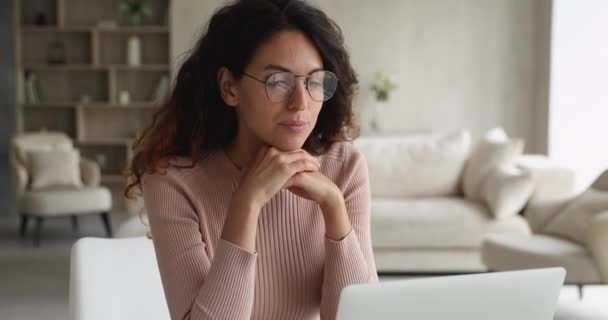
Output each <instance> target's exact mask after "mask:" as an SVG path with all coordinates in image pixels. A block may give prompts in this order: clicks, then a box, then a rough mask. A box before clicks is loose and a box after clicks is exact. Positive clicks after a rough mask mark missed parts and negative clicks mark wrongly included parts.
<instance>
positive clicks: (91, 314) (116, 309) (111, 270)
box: [70, 237, 170, 320]
mask: <svg viewBox="0 0 608 320" xmlns="http://www.w3.org/2000/svg"><path fill="white" fill-rule="evenodd" d="M70 319H72V320H109V319H111V320H120V319H125V320H133V319H146V320H156V319H158V320H161V319H162V320H168V319H170V315H169V310H168V308H167V303H166V300H165V296H164V292H163V288H162V284H161V279H160V273H159V271H158V265H157V262H156V255H155V253H154V246H153V244H152V240H150V239H148V238H146V237H136V238H122V239H106V238H90V237H89V238H81V239H80V240H78V241H77V242H76V243H75V244H74V246H73V247H72V252H71V267H70Z"/></svg>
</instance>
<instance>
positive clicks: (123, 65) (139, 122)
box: [15, 0, 171, 209]
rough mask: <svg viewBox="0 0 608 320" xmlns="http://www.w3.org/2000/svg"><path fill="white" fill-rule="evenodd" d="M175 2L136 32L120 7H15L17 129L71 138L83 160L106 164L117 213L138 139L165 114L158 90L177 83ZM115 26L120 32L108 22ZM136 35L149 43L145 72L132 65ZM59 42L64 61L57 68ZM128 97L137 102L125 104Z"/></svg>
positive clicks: (64, 2)
mask: <svg viewBox="0 0 608 320" xmlns="http://www.w3.org/2000/svg"><path fill="white" fill-rule="evenodd" d="M169 1H170V0H151V1H148V3H149V4H150V7H151V9H152V10H151V12H152V13H151V15H150V16H149V17H147V19H145V20H143V21H142V23H141V24H140V25H137V26H132V25H125V24H124V23H122V21H121V20H122V19H121V17H119V12H118V3H119V1H118V0H113V1H105V0H104V1H99V0H15V11H16V12H15V17H18V19H16V25H15V30H16V37H15V39H16V45H15V51H16V52H15V57H16V60H17V68H16V69H17V101H18V105H17V130H18V131H19V132H24V131H38V130H54V131H62V132H65V133H66V134H68V135H69V136H70V137H71V138H72V139H73V140H74V143H75V146H76V147H77V148H79V150H80V152H81V154H82V156H84V157H87V158H89V159H92V160H95V161H97V162H98V163H99V164H100V166H101V168H102V179H101V180H102V184H104V185H106V186H108V187H110V189H111V190H112V192H113V194H114V201H115V202H114V203H115V208H117V209H122V208H124V199H123V197H122V188H123V186H124V178H123V176H122V173H123V171H124V169H125V168H126V166H127V164H128V163H129V161H130V159H131V157H132V150H131V147H132V144H133V140H134V138H135V136H136V135H137V134H140V133H141V131H142V130H143V129H144V128H145V127H146V126H147V125H148V124H149V123H150V121H151V117H152V115H153V114H154V112H155V111H156V109H157V108H158V102H156V101H153V99H152V98H153V96H154V92H155V89H156V86H157V85H158V83H159V81H160V80H161V78H162V77H164V76H168V77H169V78H170V72H171V70H170V57H169V47H170V36H171V34H170V30H169V25H170V23H169V21H168V19H169V16H170V15H169V13H168V10H169V8H170V5H169ZM41 18H42V20H43V21H44V23H41V21H40V20H41ZM109 20H113V21H115V26H111V27H108V26H104V25H103V24H102V23H100V22H102V21H105V22H107V21H109ZM133 35H135V36H137V37H138V38H139V39H140V43H141V65H138V66H130V65H128V64H127V46H128V45H127V43H128V38H129V37H131V36H133ZM57 43H60V44H62V46H61V47H62V48H63V53H64V54H63V57H64V61H63V63H60V64H57V63H49V50H50V47H51V46H52V45H56V44H57ZM26 73H30V74H31V73H33V74H35V76H36V80H37V81H36V91H37V95H38V101H36V102H35V103H31V102H28V101H27V99H26V92H25V90H26V84H25V77H26V76H25V75H26ZM124 90H126V91H128V92H129V94H130V103H128V104H126V105H121V104H119V93H120V92H121V91H124ZM85 95H86V96H87V97H88V98H87V99H86V100H83V98H82V97H83V96H85Z"/></svg>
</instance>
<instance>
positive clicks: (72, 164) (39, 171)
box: [27, 149, 82, 190]
mask: <svg viewBox="0 0 608 320" xmlns="http://www.w3.org/2000/svg"><path fill="white" fill-rule="evenodd" d="M27 167H28V172H29V174H30V189H31V190H38V189H46V188H53V187H74V188H80V187H82V179H81V177H80V152H79V151H78V150H75V149H72V150H44V151H40V150H36V151H28V152H27Z"/></svg>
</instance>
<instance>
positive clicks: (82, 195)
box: [18, 187, 112, 216]
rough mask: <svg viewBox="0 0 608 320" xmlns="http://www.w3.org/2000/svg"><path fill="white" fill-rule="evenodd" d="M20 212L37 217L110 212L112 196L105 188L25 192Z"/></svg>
mask: <svg viewBox="0 0 608 320" xmlns="http://www.w3.org/2000/svg"><path fill="white" fill-rule="evenodd" d="M18 206H19V208H18V209H19V212H21V213H25V214H30V215H36V216H60V215H69V214H84V213H99V212H105V211H110V210H111V208H112V195H111V193H110V191H109V190H108V189H107V188H104V187H84V188H81V189H49V190H36V191H28V192H25V194H24V195H23V197H21V199H20V201H19V203H18Z"/></svg>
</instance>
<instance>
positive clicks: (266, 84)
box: [241, 70, 340, 103]
mask: <svg viewBox="0 0 608 320" xmlns="http://www.w3.org/2000/svg"><path fill="white" fill-rule="evenodd" d="M316 72H329V73H331V74H332V75H333V76H334V77H335V78H336V84H337V81H339V80H340V79H338V76H337V75H336V74H335V73H333V72H331V71H327V70H317V71H313V72H311V73H310V74H308V75H303V76H298V75H296V74H294V73H292V72H289V71H280V72H275V73H273V74H271V75H269V76H268V78H266V80H262V79H258V78H256V77H254V76H252V75H249V74H247V73H245V72H242V73H241V74H242V75H244V76H247V77H249V78H251V79H253V80H256V81H258V82H259V83H262V84H264V92H265V93H266V98H267V99H268V100H269V101H270V102H274V103H281V102H285V101H287V100H289V99H291V97H292V96H293V94H294V92H296V90H295V89H294V90H293V91H292V92H291V94H290V96H289V97H287V98H285V99H284V100H282V101H272V99H270V95H269V94H268V81H270V78H272V77H273V76H275V75H277V74H280V73H289V74H291V75H293V77H294V78H296V79H297V78H305V79H304V86H305V87H306V92H308V96H309V97H310V98H311V99H312V100H314V101H316V102H325V101H327V100H329V99H331V98H332V97H333V96H334V94H335V93H336V91H335V90H334V92H333V93H332V94H331V96H330V97H329V98H327V100H320V101H319V100H317V99H315V98H314V97H313V96H312V93H310V90H308V79H310V77H311V76H312V75H313V74H314V73H316ZM336 88H337V85H336Z"/></svg>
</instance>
